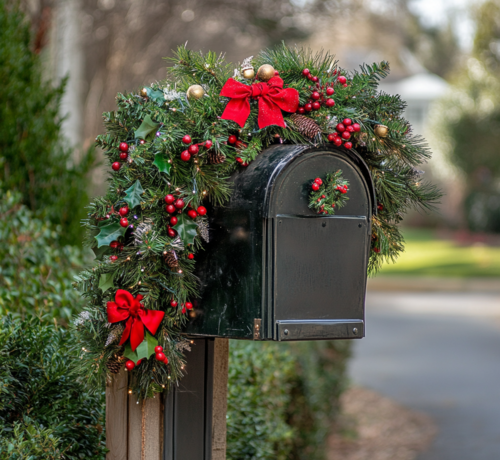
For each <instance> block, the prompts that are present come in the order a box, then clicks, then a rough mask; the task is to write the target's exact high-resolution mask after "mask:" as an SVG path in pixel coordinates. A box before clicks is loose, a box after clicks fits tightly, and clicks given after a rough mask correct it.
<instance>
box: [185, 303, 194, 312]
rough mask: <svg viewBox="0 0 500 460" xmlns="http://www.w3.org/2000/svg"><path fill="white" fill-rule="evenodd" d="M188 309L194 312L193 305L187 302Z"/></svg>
mask: <svg viewBox="0 0 500 460" xmlns="http://www.w3.org/2000/svg"><path fill="white" fill-rule="evenodd" d="M186 308H187V309H188V310H192V309H193V304H192V303H191V302H186Z"/></svg>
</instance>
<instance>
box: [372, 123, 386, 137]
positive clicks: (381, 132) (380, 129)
mask: <svg viewBox="0 0 500 460" xmlns="http://www.w3.org/2000/svg"><path fill="white" fill-rule="evenodd" d="M373 132H374V133H375V134H376V135H377V136H378V137H387V135H388V134H389V128H388V127H387V126H385V125H375V129H374V130H373Z"/></svg>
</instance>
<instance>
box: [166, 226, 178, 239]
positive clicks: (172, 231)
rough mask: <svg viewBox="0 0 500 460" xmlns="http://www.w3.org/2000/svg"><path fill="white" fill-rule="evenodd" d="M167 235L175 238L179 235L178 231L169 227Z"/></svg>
mask: <svg viewBox="0 0 500 460" xmlns="http://www.w3.org/2000/svg"><path fill="white" fill-rule="evenodd" d="M167 235H168V236H169V237H170V238H175V237H176V236H177V232H176V231H175V230H174V229H173V228H169V229H168V230H167Z"/></svg>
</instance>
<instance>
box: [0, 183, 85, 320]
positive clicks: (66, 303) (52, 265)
mask: <svg viewBox="0 0 500 460" xmlns="http://www.w3.org/2000/svg"><path fill="white" fill-rule="evenodd" d="M60 232H61V227H59V226H53V225H50V224H48V223H46V222H44V221H42V220H40V219H37V218H35V217H34V215H33V212H32V211H30V210H29V209H28V208H27V207H26V206H24V205H23V204H21V196H20V194H19V193H16V192H10V191H8V192H3V191H2V190H1V189H0V317H1V316H4V315H5V314H6V313H8V312H10V313H12V314H13V315H17V316H21V317H23V318H25V317H29V316H31V315H36V316H39V317H41V316H43V315H48V316H49V319H51V317H54V318H58V319H62V320H63V321H65V322H67V321H68V320H69V318H70V317H71V315H72V314H74V313H75V312H78V311H79V310H80V308H81V306H82V298H81V297H80V296H79V294H78V293H77V292H76V291H75V290H74V288H73V286H72V284H71V283H72V281H73V277H74V276H75V275H76V273H77V272H78V270H79V267H81V264H82V263H83V257H82V251H81V250H80V249H78V248H76V247H74V246H69V245H66V246H63V245H60V244H59V241H60V238H59V235H60Z"/></svg>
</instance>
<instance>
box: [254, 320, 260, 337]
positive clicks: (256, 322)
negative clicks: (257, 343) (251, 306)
mask: <svg viewBox="0 0 500 460" xmlns="http://www.w3.org/2000/svg"><path fill="white" fill-rule="evenodd" d="M261 329H262V319H260V318H255V319H254V320H253V339H254V340H260V339H261V337H260V334H261V333H260V331H261Z"/></svg>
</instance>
